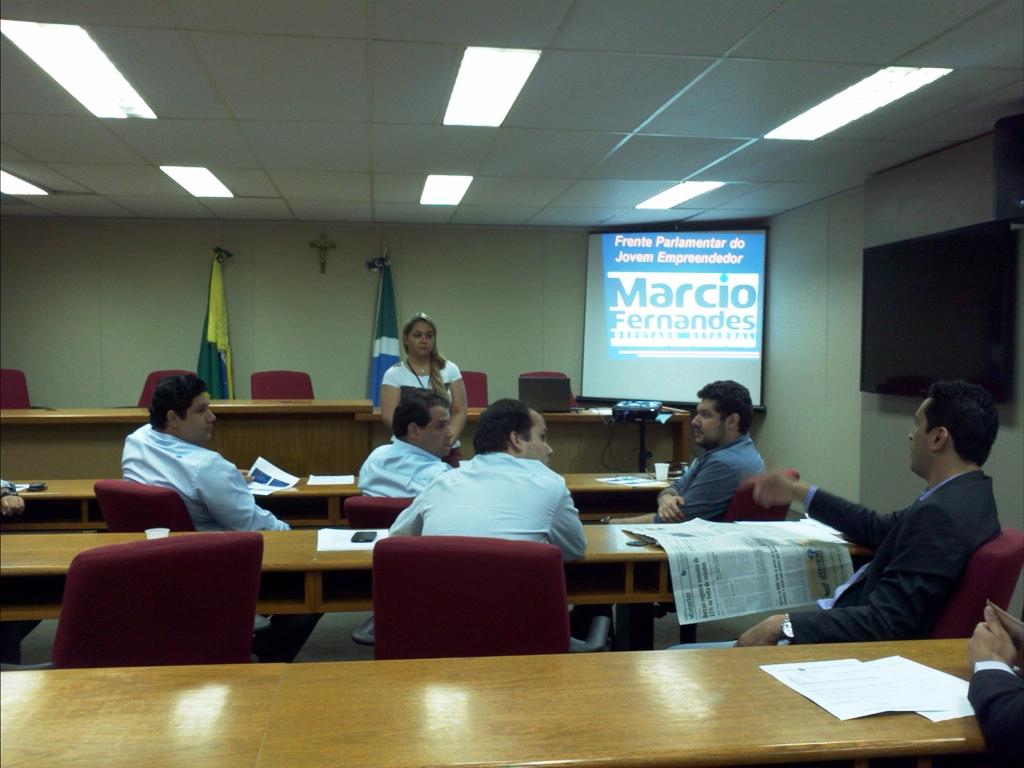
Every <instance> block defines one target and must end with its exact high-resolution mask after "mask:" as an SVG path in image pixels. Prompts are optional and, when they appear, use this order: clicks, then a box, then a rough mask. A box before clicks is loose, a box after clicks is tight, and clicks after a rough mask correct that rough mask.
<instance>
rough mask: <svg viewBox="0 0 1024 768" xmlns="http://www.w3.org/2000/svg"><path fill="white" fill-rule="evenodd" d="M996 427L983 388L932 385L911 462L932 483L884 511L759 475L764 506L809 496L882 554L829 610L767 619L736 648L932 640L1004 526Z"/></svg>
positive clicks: (811, 510) (819, 514)
mask: <svg viewBox="0 0 1024 768" xmlns="http://www.w3.org/2000/svg"><path fill="white" fill-rule="evenodd" d="M998 430H999V417H998V415H997V413H996V410H995V407H994V406H993V404H992V398H991V397H990V396H989V394H988V392H986V391H985V390H984V389H983V388H982V387H979V386H977V385H974V384H968V383H967V382H963V381H949V382H937V383H935V384H933V385H932V387H931V388H930V389H929V391H928V397H927V398H926V399H925V401H924V402H923V403H921V406H920V407H919V408H918V409H917V411H916V412H915V413H914V428H913V429H912V430H911V432H910V435H909V437H910V469H911V470H912V471H913V472H914V473H915V474H916V475H918V476H919V477H921V478H923V479H924V480H925V482H926V483H927V484H928V487H927V488H926V489H925V491H924V492H923V493H922V494H921V495H920V496H919V497H918V498H917V500H916V501H915V502H914V503H913V504H911V505H910V506H909V507H907V508H906V509H904V510H901V511H898V512H893V513H892V514H890V515H885V516H883V515H879V514H878V513H876V512H872V511H871V510H869V509H866V508H865V507H862V506H860V505H857V504H853V503H851V502H848V501H845V500H843V499H840V498H839V497H837V496H832V495H831V494H828V493H825V492H824V491H820V490H818V488H817V486H812V485H808V484H807V483H806V482H801V481H798V480H793V479H792V478H790V477H788V476H786V475H785V474H783V473H782V472H772V473H768V474H766V475H762V476H760V477H759V478H758V479H757V480H756V481H755V485H754V498H755V499H756V500H757V501H758V503H760V504H763V505H765V506H773V505H775V504H788V503H790V502H793V501H798V500H801V499H802V500H803V501H804V508H805V509H806V510H807V513H808V514H809V515H810V516H811V517H814V518H816V519H819V520H821V521H822V522H825V523H827V524H828V525H831V526H832V527H834V528H837V529H839V530H840V531H842V532H843V533H844V534H846V535H847V536H848V537H849V538H851V539H852V540H853V541H855V542H857V543H858V544H862V545H864V546H867V547H871V548H872V549H874V550H875V556H874V558H873V559H872V560H871V562H870V563H868V564H867V565H866V566H864V567H863V568H861V569H860V570H858V571H857V573H855V574H854V575H853V577H852V578H851V579H850V581H848V582H847V583H846V584H844V585H842V586H841V587H840V588H839V589H837V590H836V595H835V597H834V598H832V599H831V600H826V601H819V604H820V607H822V608H825V609H826V610H822V611H810V612H803V613H794V614H792V615H790V614H785V615H782V614H778V615H775V616H769V617H768V618H767V619H765V620H764V621H762V622H760V623H758V624H756V625H755V626H753V627H751V628H750V629H749V630H747V631H746V632H744V633H743V634H742V635H741V636H740V638H739V640H738V641H737V645H771V644H774V643H777V642H778V641H780V640H783V639H787V640H789V641H790V642H792V643H839V642H856V641H870V640H905V639H910V638H922V637H928V635H929V634H930V633H931V630H932V627H933V626H934V625H935V622H936V621H937V620H938V618H939V615H940V614H941V613H942V610H943V608H945V605H946V601H947V600H948V598H949V596H950V595H951V594H952V593H953V590H954V589H955V588H956V586H957V584H958V582H959V580H960V576H961V575H962V573H963V570H964V568H965V567H966V565H967V561H968V560H969V559H970V557H971V555H972V554H973V553H974V550H975V549H977V548H978V547H979V546H981V545H982V544H984V543H985V542H986V541H987V540H988V539H990V538H992V537H993V536H995V535H996V534H997V533H999V520H998V517H997V515H996V503H995V498H994V497H993V496H992V480H991V479H990V478H989V477H987V476H986V475H984V474H983V473H982V471H981V466H982V464H984V463H985V460H986V459H987V458H988V454H989V450H990V449H991V447H992V443H993V442H995V438H996V433H997V432H998Z"/></svg>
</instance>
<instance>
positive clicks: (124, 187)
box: [50, 163, 188, 197]
mask: <svg viewBox="0 0 1024 768" xmlns="http://www.w3.org/2000/svg"><path fill="white" fill-rule="evenodd" d="M50 167H51V168H53V169H54V170H55V171H57V172H58V173H61V174H63V175H65V176H67V177H68V178H69V179H71V180H72V181H75V182H77V183H79V184H81V185H82V186H83V187H86V188H87V189H90V190H92V191H93V192H96V193H98V194H101V195H166V196H168V197H171V196H174V195H187V194H188V193H187V192H186V191H185V190H184V189H182V188H181V187H180V186H178V184H177V183H176V182H175V181H174V180H173V179H171V178H170V177H169V176H168V175H167V174H165V173H164V172H163V171H160V170H158V169H156V168H153V167H152V166H148V165H99V164H87V163H50Z"/></svg>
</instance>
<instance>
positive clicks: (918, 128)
mask: <svg viewBox="0 0 1024 768" xmlns="http://www.w3.org/2000/svg"><path fill="white" fill-rule="evenodd" d="M1020 112H1024V80H1017V81H1016V82H1015V83H1012V84H1010V85H1008V86H1006V87H1005V88H1000V89H999V90H997V91H993V92H991V93H988V94H985V95H984V96H982V97H981V98H979V99H975V100H973V101H968V102H961V103H959V104H956V105H955V106H951V107H950V108H949V109H947V110H945V111H944V112H941V113H939V114H937V115H935V116H934V117H933V118H931V119H928V120H921V121H919V122H918V123H916V124H915V125H912V126H910V127H908V128H906V129H905V130H902V131H897V132H895V133H894V134H893V135H892V136H889V137H887V138H891V139H893V140H894V141H934V142H943V143H953V142H957V141H961V140H963V138H964V137H968V136H980V135H981V134H983V133H988V132H989V131H990V130H992V126H994V125H995V123H996V121H997V120H999V119H1000V118H1002V117H1006V116H1008V115H1014V114H1018V113H1020Z"/></svg>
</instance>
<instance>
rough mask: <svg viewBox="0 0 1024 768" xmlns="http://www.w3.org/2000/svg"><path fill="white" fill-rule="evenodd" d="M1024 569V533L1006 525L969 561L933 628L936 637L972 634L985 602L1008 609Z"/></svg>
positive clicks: (934, 637) (967, 635)
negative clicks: (989, 601)
mask: <svg viewBox="0 0 1024 768" xmlns="http://www.w3.org/2000/svg"><path fill="white" fill-rule="evenodd" d="M1021 568H1024V533H1021V532H1020V531H1018V530H1017V529H1015V528H1005V527H1004V528H1003V530H1002V531H1001V532H1000V533H999V534H998V535H997V536H995V537H993V538H991V539H989V540H988V541H987V542H985V543H984V544H982V545H981V546H980V547H978V548H977V549H976V550H974V554H973V555H971V559H970V560H968V561H967V567H966V568H965V569H964V574H963V576H962V577H961V579H960V586H959V587H957V589H956V591H955V592H954V593H953V596H952V597H950V598H949V602H948V603H946V608H945V609H944V610H943V611H942V614H941V615H940V616H939V620H938V621H937V622H936V623H935V627H934V628H933V629H932V634H931V637H932V638H933V639H940V638H950V637H970V636H971V634H973V632H974V627H975V626H976V625H977V623H978V622H979V621H981V620H982V612H983V611H984V610H985V601H986V600H991V601H992V602H993V603H995V604H996V605H998V606H999V607H1000V608H1006V606H1007V605H1009V604H1010V598H1011V597H1012V596H1013V589H1014V586H1016V583H1017V577H1018V576H1019V575H1020V572H1021Z"/></svg>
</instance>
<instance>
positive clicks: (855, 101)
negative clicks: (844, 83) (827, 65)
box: [765, 67, 953, 141]
mask: <svg viewBox="0 0 1024 768" xmlns="http://www.w3.org/2000/svg"><path fill="white" fill-rule="evenodd" d="M952 71H953V70H952V69H942V68H938V67H886V68H885V69H880V70H878V71H877V72H875V74H873V75H871V76H870V77H866V78H864V79H863V80H861V81H860V82H859V83H856V84H855V85H851V86H850V87H849V88H847V89H846V90H845V91H842V92H840V93H837V94H836V95H835V96H833V97H832V98H830V99H826V100H825V101H823V102H821V104H819V105H818V106H816V107H811V108H810V109H809V110H807V111H806V112H804V113H803V114H802V115H797V116H796V117H794V118H793V119H792V120H790V121H789V122H788V123H784V124H783V125H780V126H779V127H778V128H776V129H775V130H774V131H772V132H771V133H769V134H766V135H765V138H766V139H803V140H805V141H811V140H814V139H817V138H819V137H821V136H824V135H825V134H826V133H831V132H832V131H834V130H836V128H842V127H843V126H844V125H846V124H847V123H850V122H853V121H854V120H856V119H857V118H858V117H863V116H864V115H866V114H868V113H870V112H874V111H875V110H876V109H878V108H879V107H884V106H885V105H886V104H888V103H890V102H893V101H896V99H902V98H903V97H904V96H906V95H907V94H909V93H913V92H914V91H916V90H917V89H918V88H920V87H922V86H925V85H928V83H931V82H933V81H935V80H938V79H939V78H940V77H943V76H945V75H948V74H949V73H950V72H952Z"/></svg>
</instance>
